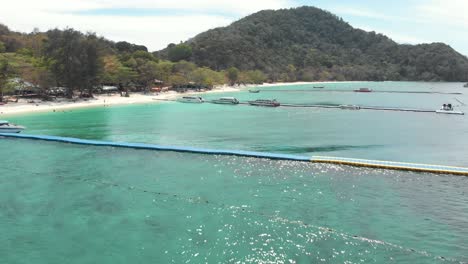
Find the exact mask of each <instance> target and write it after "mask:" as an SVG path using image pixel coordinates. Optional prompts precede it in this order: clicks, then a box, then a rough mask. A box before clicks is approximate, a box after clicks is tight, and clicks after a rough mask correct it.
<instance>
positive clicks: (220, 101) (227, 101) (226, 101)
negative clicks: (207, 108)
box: [211, 97, 239, 104]
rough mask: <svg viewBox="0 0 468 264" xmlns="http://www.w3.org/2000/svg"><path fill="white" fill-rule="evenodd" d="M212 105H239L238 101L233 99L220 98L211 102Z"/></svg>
mask: <svg viewBox="0 0 468 264" xmlns="http://www.w3.org/2000/svg"><path fill="white" fill-rule="evenodd" d="M211 102H212V103H213V104H239V100H237V99H236V98H234V97H221V98H219V99H215V100H212V101H211Z"/></svg>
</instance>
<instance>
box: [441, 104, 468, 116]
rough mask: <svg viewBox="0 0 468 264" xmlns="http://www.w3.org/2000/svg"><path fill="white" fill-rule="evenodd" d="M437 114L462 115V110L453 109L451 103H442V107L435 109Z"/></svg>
mask: <svg viewBox="0 0 468 264" xmlns="http://www.w3.org/2000/svg"><path fill="white" fill-rule="evenodd" d="M436 113H437V114H447V115H464V114H465V113H463V112H462V111H458V110H455V109H453V106H452V104H443V105H442V108H440V109H439V110H436Z"/></svg>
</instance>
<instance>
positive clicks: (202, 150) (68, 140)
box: [0, 133, 310, 161]
mask: <svg viewBox="0 0 468 264" xmlns="http://www.w3.org/2000/svg"><path fill="white" fill-rule="evenodd" d="M0 136H4V137H11V138H23V139H35V140H45V141H55V142H63V143H72V144H79V145H92V146H108V147H120V148H133V149H146V150H159V151H175V152H189V153H199V154H211V155H229V156H241V157H253V158H266V159H276V160H293V161H310V157H306V156H296V155H288V154H277V153H268V152H255V151H243V150H218V149H205V148H193V147H176V146H160V145H154V144H146V143H127V142H110V141H99V140H89V139H79V138H70V137H57V136H44V135H27V134H10V133H0Z"/></svg>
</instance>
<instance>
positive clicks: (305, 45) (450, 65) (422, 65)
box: [157, 7, 468, 81]
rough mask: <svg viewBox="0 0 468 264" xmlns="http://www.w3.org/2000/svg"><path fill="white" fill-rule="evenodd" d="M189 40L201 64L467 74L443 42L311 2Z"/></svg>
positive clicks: (288, 74) (386, 75)
mask: <svg viewBox="0 0 468 264" xmlns="http://www.w3.org/2000/svg"><path fill="white" fill-rule="evenodd" d="M186 44H188V45H190V46H191V48H192V53H191V55H190V57H187V58H186V59H189V60H191V61H193V62H195V63H196V64H198V65H200V66H207V67H210V68H213V69H216V70H223V69H227V68H229V67H232V66H234V67H237V68H239V69H241V70H253V69H259V70H262V71H264V72H265V73H266V74H267V75H268V76H269V77H270V78H271V79H272V80H282V81H294V80H328V79H329V80H414V81H419V80H425V81H468V59H467V58H466V57H465V56H463V55H461V54H459V53H458V52H456V51H455V50H453V49H452V48H451V47H449V46H447V45H445V44H442V43H433V44H422V45H400V44H397V43H396V42H394V41H393V40H391V39H390V38H388V37H386V36H384V35H381V34H376V33H374V32H366V31H363V30H360V29H355V28H353V27H352V26H350V25H349V24H348V23H346V22H344V21H343V20H342V19H341V18H339V17H337V16H335V15H333V14H331V13H329V12H327V11H324V10H321V9H318V8H314V7H300V8H294V9H283V10H277V11H273V10H266V11H260V12H258V13H255V14H253V15H250V16H247V17H245V18H243V19H241V20H239V21H237V22H234V23H233V24H231V25H229V26H227V27H221V28H216V29H212V30H209V31H206V32H204V33H201V34H199V35H197V36H195V37H194V38H192V39H190V40H188V41H187V42H186ZM173 48H174V45H172V46H171V47H168V48H167V49H165V50H162V51H160V52H157V54H158V55H159V56H161V57H166V58H167V57H168V55H169V52H170V50H171V49H173Z"/></svg>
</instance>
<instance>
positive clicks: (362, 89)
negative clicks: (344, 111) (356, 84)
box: [354, 88, 372, 93]
mask: <svg viewBox="0 0 468 264" xmlns="http://www.w3.org/2000/svg"><path fill="white" fill-rule="evenodd" d="M354 91H355V92H357V93H370V92H372V90H371V89H369V88H359V89H357V90H354Z"/></svg>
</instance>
